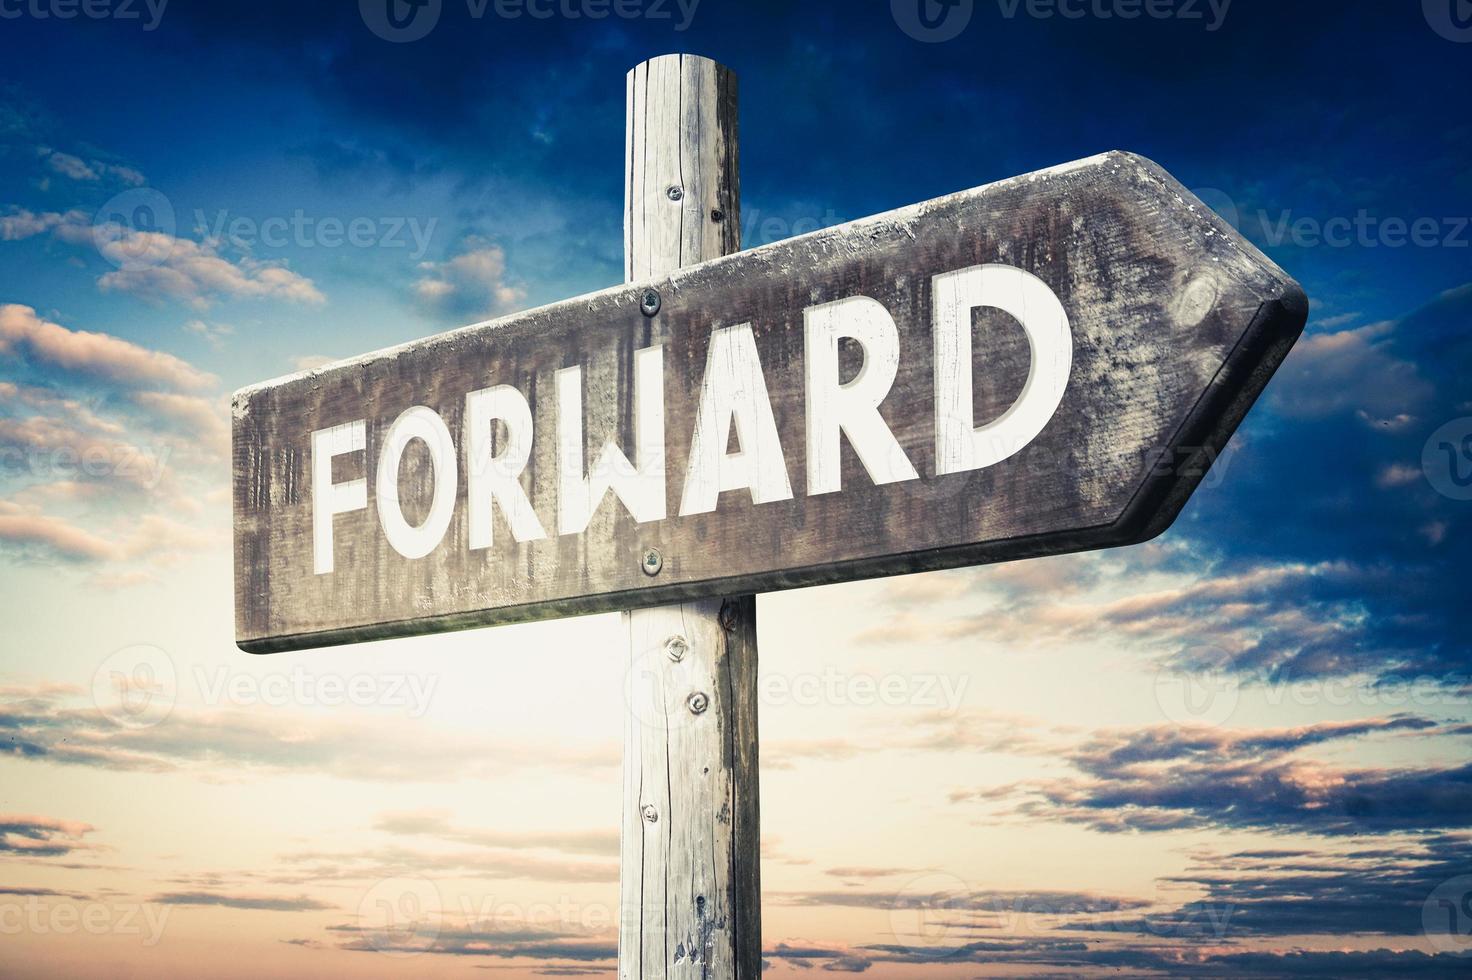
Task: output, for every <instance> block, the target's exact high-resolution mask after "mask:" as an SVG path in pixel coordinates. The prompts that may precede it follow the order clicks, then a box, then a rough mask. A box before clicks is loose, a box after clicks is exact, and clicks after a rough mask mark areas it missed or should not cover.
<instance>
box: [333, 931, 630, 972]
mask: <svg viewBox="0 0 1472 980" xmlns="http://www.w3.org/2000/svg"><path fill="white" fill-rule="evenodd" d="M329 928H331V929H334V930H336V931H338V932H343V933H350V934H352V933H357V934H359V937H358V938H355V939H347V940H344V941H343V942H341V943H339V944H338V949H343V950H350V951H353V952H363V953H383V952H389V953H392V952H396V951H400V952H409V953H432V954H438V955H440V956H464V957H494V958H496V959H529V960H552V961H558V960H571V961H573V962H574V963H601V962H608V963H613V962H614V961H616V960H617V959H618V941H617V938H616V937H614V936H606V937H604V936H583V935H580V934H578V933H573V932H560V931H557V930H552V929H536V928H531V927H527V928H521V929H515V930H501V929H440V930H439V931H438V932H437V933H436V934H434V936H433V938H432V939H429V938H428V937H427V936H425V935H414V934H412V933H410V932H409V930H406V929H399V928H395V929H393V930H390V931H374V930H368V929H360V928H359V927H358V926H355V925H343V926H333V927H329ZM542 972H546V971H542ZM552 975H554V976H555V975H562V974H560V973H557V974H552ZM578 975H581V974H578Z"/></svg>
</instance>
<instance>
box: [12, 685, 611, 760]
mask: <svg viewBox="0 0 1472 980" xmlns="http://www.w3.org/2000/svg"><path fill="white" fill-rule="evenodd" d="M166 696H169V697H177V692H176V691H175V692H173V693H171V694H166ZM0 733H4V736H3V737H4V739H5V741H0V751H3V750H5V749H8V750H9V754H11V755H12V756H15V757H18V758H21V759H28V760H31V761H34V762H46V763H51V764H56V765H67V766H83V767H87V768H95V769H107V770H114V771H123V772H160V773H161V772H186V773H191V774H193V775H195V776H197V777H200V778H205V779H217V780H231V779H244V778H250V777H253V776H261V775H273V774H281V773H315V774H318V775H326V776H333V777H335V778H340V779H353V780H362V781H368V782H448V781H457V780H460V779H484V778H491V777H492V776H493V775H495V774H497V773H502V772H505V771H508V770H512V769H517V768H521V767H525V766H533V767H538V768H548V767H555V768H563V769H585V768H596V769H600V770H601V769H608V768H615V769H616V768H617V766H618V758H619V754H618V746H617V745H616V744H614V745H612V746H605V745H603V744H601V743H599V744H595V745H591V746H587V747H578V746H576V745H559V746H545V745H520V744H508V743H504V742H493V741H490V740H479V741H477V740H475V739H470V740H468V741H465V742H464V744H465V753H464V755H463V756H462V755H460V754H458V753H457V754H447V753H445V752H442V751H440V749H439V746H441V745H442V744H443V742H442V740H443V737H444V735H443V733H439V734H432V733H430V732H428V731H427V730H425V729H424V728H423V727H422V726H421V725H418V724H415V723H413V720H412V719H406V720H405V721H404V722H403V723H390V722H385V721H384V720H382V719H366V718H365V719H357V720H343V719H339V718H316V717H313V716H309V715H302V714H295V713H283V712H261V711H252V710H248V709H239V710H236V709H230V710H225V709H220V710H211V711H200V710H194V709H188V708H185V707H183V706H180V707H176V708H175V709H174V710H173V711H172V712H171V713H169V715H168V717H167V718H166V719H165V720H164V721H162V722H160V723H158V724H156V725H154V726H152V727H147V728H127V727H122V726H119V725H117V724H116V723H114V722H113V721H112V720H111V719H110V718H109V717H108V716H107V715H106V714H105V713H104V712H103V711H101V710H100V709H99V708H97V707H96V706H95V705H92V704H90V703H81V704H78V703H77V702H76V700H75V699H74V698H71V697H67V696H65V695H63V694H60V693H57V692H55V691H46V690H42V689H39V688H38V689H35V690H32V691H24V690H21V689H18V688H12V689H11V690H10V693H9V694H8V695H7V696H6V697H4V698H3V699H0Z"/></svg>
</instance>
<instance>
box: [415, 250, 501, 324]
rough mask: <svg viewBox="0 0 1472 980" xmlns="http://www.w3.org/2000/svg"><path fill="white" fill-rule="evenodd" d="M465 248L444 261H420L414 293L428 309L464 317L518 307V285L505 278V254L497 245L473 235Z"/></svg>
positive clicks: (497, 313) (495, 314) (483, 316)
mask: <svg viewBox="0 0 1472 980" xmlns="http://www.w3.org/2000/svg"><path fill="white" fill-rule="evenodd" d="M469 245H470V247H469V249H468V250H467V251H465V252H462V253H461V254H459V255H457V256H455V257H454V258H452V259H449V260H448V261H445V262H421V263H420V264H419V269H420V272H421V275H420V277H419V279H418V280H417V281H416V282H415V283H414V295H415V297H416V298H417V299H418V300H419V302H420V304H421V305H422V306H423V307H424V308H425V309H427V310H430V311H433V312H434V313H437V314H442V315H449V316H456V317H462V318H467V319H486V318H489V317H493V316H500V315H502V314H505V313H511V312H513V311H515V310H517V309H519V308H520V307H521V305H522V303H523V302H525V300H526V293H525V291H524V290H522V289H521V288H520V287H517V286H512V285H509V284H507V282H506V254H505V252H503V251H502V250H501V247H500V246H498V245H489V244H485V243H483V242H481V241H479V240H476V239H472V240H471V242H470V243H469Z"/></svg>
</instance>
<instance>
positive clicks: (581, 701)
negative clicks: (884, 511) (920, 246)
mask: <svg viewBox="0 0 1472 980" xmlns="http://www.w3.org/2000/svg"><path fill="white" fill-rule="evenodd" d="M394 3H395V4H397V6H395V7H394V8H393V10H394V14H393V16H394V17H395V18H398V19H397V20H396V21H394V22H391V21H390V20H389V19H388V18H389V16H390V14H389V8H388V7H387V6H386V3H385V0H363V3H362V4H358V3H354V2H350V0H331V2H314V3H277V2H271V0H261V2H252V3H248V4H247V3H234V2H208V3H207V2H194V3H191V2H187V0H168V2H167V3H165V2H162V0H154V2H153V3H152V4H150V3H145V2H143V0H86V2H76V3H73V2H69V0H0V594H3V595H4V596H5V603H6V607H5V608H6V611H7V616H6V617H5V629H4V632H3V638H0V936H3V940H0V975H4V976H6V977H23V978H30V977H77V978H91V977H112V978H131V977H151V978H152V977H208V978H237V977H240V978H244V977H273V978H274V977H280V978H297V977H313V976H320V975H323V974H326V973H343V972H347V971H352V972H353V973H354V974H355V975H362V976H414V977H476V976H483V975H485V974H484V973H483V972H482V971H486V970H491V971H498V973H499V974H500V975H504V976H508V977H532V976H579V975H589V976H596V975H605V976H611V975H614V973H615V962H616V950H617V933H616V920H617V898H618V857H617V855H618V829H619V823H620V817H619V814H620V806H621V803H620V793H621V782H620V751H621V749H620V741H621V732H622V727H623V724H624V721H623V718H624V712H625V711H626V710H627V709H626V704H625V701H624V699H623V697H621V696H620V693H619V692H620V691H621V690H622V689H623V687H624V684H625V678H624V676H623V673H624V668H623V663H622V661H621V659H620V652H619V637H620V632H619V622H618V618H617V616H596V617H587V618H582V619H573V620H565V621H559V622H550V623H541V624H535V625H524V626H512V627H503V628H497V629H492V630H481V631H472V632H465V633H457V634H451V635H445V636H437V637H430V638H420V639H412V640H399V641H392V642H385V643H376V644H364V645H360V646H354V647H346V648H339V649H333V650H320V651H307V652H301V653H291V654H280V655H275V656H270V657H251V656H248V655H246V654H244V653H242V652H240V651H239V650H238V649H237V648H236V647H235V645H234V641H233V611H232V601H233V599H232V585H231V541H230V533H229V532H230V515H229V507H230V499H229V480H230V474H229V465H230V464H229V399H230V393H231V392H232V391H234V390H235V389H237V388H240V387H242V386H244V385H248V384H253V383H256V382H259V381H262V380H265V379H267V378H272V377H276V376H279V375H282V374H286V373H290V372H292V371H295V370H299V369H302V368H306V367H311V366H315V365H319V364H322V363H325V362H326V361H328V360H332V359H337V358H342V357H348V356H353V355H357V354H361V353H365V352H368V351H371V350H375V349H378V348H381V347H385V346H389V345H392V344H397V343H400V342H403V341H406V340H410V339H414V338H418V337H423V336H427V335H431V334H434V333H438V332H441V331H443V330H448V329H451V328H454V327H457V326H461V325H463V324H466V323H470V322H474V321H476V320H481V319H485V318H488V317H493V316H499V315H502V314H506V313H511V312H514V311H517V310H521V309H528V308H532V307H535V306H539V305H542V304H545V303H549V302H553V301H556V300H560V299H564V298H568V297H571V296H575V295H578V294H581V293H585V292H589V291H593V290H596V289H601V288H604V287H606V286H609V285H612V284H615V283H617V282H619V281H620V279H621V277H622V268H623V266H622V262H623V258H622V247H623V245H622V228H621V221H622V207H623V199H622V193H623V191H622V188H623V183H622V182H623V165H622V154H623V137H624V133H623V127H624V120H623V112H624V75H625V72H626V71H627V70H628V69H629V68H631V67H632V66H634V65H635V64H637V63H639V62H640V61H642V60H644V59H646V58H650V57H653V56H656V55H659V54H665V53H670V52H685V53H694V54H702V55H706V56H708V57H712V58H715V59H717V60H719V61H721V62H723V63H725V64H727V65H729V66H730V67H731V68H732V69H734V70H735V71H736V72H737V74H738V76H739V79H740V125H741V182H742V194H743V201H742V211H743V215H742V217H743V229H744V244H745V245H746V246H747V247H755V246H759V245H762V244H766V243H769V242H772V241H776V240H780V239H782V238H786V237H789V236H791V235H794V234H800V233H803V232H805V231H811V230H814V229H816V228H819V227H823V226H827V225H832V224H837V223H842V222H844V221H848V220H852V219H856V218H860V217H863V216H866V215H869V214H873V213H877V212H880V211H884V210H888V209H890V208H894V207H899V206H903V205H907V204H911V203H915V202H918V201H922V200H926V199H929V198H933V197H938V196H941V195H944V194H948V193H952V192H955V191H959V190H963V189H966V188H970V187H975V186H978V185H981V184H984V183H987V182H989V181H993V180H997V179H1001V178H1005V177H1010V176H1013V175H1017V174H1022V173H1027V172H1030V171H1033V170H1037V169H1041V168H1043V167H1048V166H1052V165H1055V164H1059V163H1062V162H1065V161H1069V160H1074V159H1079V158H1083V157H1087V156H1091V155H1094V154H1096V153H1099V152H1103V151H1107V150H1112V149H1121V150H1129V151H1133V152H1136V153H1140V154H1143V155H1145V156H1147V157H1150V158H1151V159H1153V160H1155V161H1157V162H1159V163H1160V164H1161V165H1162V166H1164V167H1165V168H1166V169H1167V170H1169V171H1170V172H1171V173H1172V174H1173V175H1175V176H1176V177H1177V178H1178V179H1179V180H1180V181H1181V182H1182V183H1183V184H1185V185H1186V186H1187V187H1189V188H1192V189H1193V190H1194V191H1195V192H1196V193H1197V195H1198V196H1199V197H1200V198H1201V199H1202V200H1203V201H1205V202H1206V203H1207V204H1209V205H1210V206H1211V207H1213V208H1215V209H1216V210H1217V211H1218V212H1219V213H1221V214H1222V215H1223V216H1224V217H1226V218H1227V219H1228V220H1229V221H1231V222H1233V223H1234V224H1235V225H1236V226H1237V228H1238V229H1239V230H1240V231H1241V232H1242V233H1243V234H1244V235H1245V236H1246V237H1248V238H1249V239H1250V240H1251V241H1253V242H1254V243H1255V244H1257V245H1258V246H1259V247H1260V248H1261V249H1263V250H1264V251H1265V252H1266V253H1267V254H1268V255H1270V256H1271V257H1272V258H1273V259H1274V260H1275V261H1276V262H1277V263H1278V264H1280V265H1281V266H1282V267H1283V268H1284V269H1285V270H1287V271H1288V272H1289V273H1290V274H1292V275H1293V276H1294V277H1295V278H1297V279H1298V280H1299V281H1300V282H1301V283H1302V284H1303V286H1304V287H1305V289H1306V291H1307V293H1308V295H1309V297H1310V300H1311V313H1310V319H1309V324H1308V327H1307V330H1306V332H1305V334H1304V336H1303V338H1302V340H1301V341H1300V342H1299V344H1298V345H1297V347H1296V348H1295V350H1294V351H1293V352H1292V354H1291V355H1290V356H1289V357H1288V359H1287V361H1286V362H1285V363H1284V365H1283V367H1282V368H1281V370H1280V371H1279V373H1278V375H1277V377H1275V379H1274V380H1273V381H1272V383H1271V384H1270V385H1269V387H1268V389H1267V391H1266V393H1265V394H1264V396H1263V398H1262V400H1261V401H1260V402H1259V403H1258V405H1257V406H1256V407H1255V408H1254V410H1253V412H1252V413H1251V415H1250V416H1249V417H1248V419H1247V421H1246V422H1245V424H1244V425H1243V427H1242V428H1241V430H1240V431H1239V432H1238V433H1237V435H1236V436H1235V437H1234V439H1233V440H1232V442H1231V444H1230V446H1229V447H1228V450H1227V451H1226V452H1225V453H1224V454H1223V455H1222V456H1221V458H1219V459H1218V460H1217V462H1216V465H1215V466H1214V468H1213V469H1212V471H1211V473H1210V474H1209V475H1208V476H1207V478H1206V480H1205V481H1204V483H1203V485H1202V486H1201V488H1200V489H1199V490H1198V492H1197V493H1196V495H1195V497H1194V498H1193V500H1192V501H1191V502H1190V503H1189V504H1188V506H1187V507H1186V510H1185V511H1184V513H1183V514H1182V516H1181V518H1180V519H1179V521H1178V522H1177V523H1176V525H1175V526H1174V527H1173V528H1172V529H1171V530H1170V531H1169V532H1167V533H1166V534H1165V535H1163V536H1161V537H1159V538H1157V539H1155V540H1154V541H1152V542H1149V543H1147V544H1143V545H1139V546H1135V547H1132V548H1126V549H1119V550H1115V551H1109V552H1099V553H1094V554H1086V555H1077V556H1068V557H1060V558H1048V559H1040V560H1034V561H1026V562H1018V563H1013V564H1007V565H1000V566H992V567H986V568H976V569H963V570H956V571H949V572H939V573H931V574H926V575H916V576H910V577H901V578H895V579H888V580H883V581H872V582H860V583H854V584H848V585H837V586H827V587H823V588H817V589H808V590H798V591H793V592H787V593H780V594H773V595H767V596H763V597H761V599H760V601H759V604H758V605H759V624H760V625H759V637H760V640H759V643H760V671H761V675H760V689H761V703H760V706H759V710H760V724H761V749H760V751H761V763H762V780H761V806H762V861H763V863H762V885H763V949H764V958H765V962H766V964H767V968H768V972H769V974H770V975H772V976H777V977H781V976H790V975H798V974H801V973H803V972H804V971H811V970H814V969H817V970H823V971H830V972H849V973H866V974H868V975H870V976H873V977H879V978H900V977H922V978H923V977H935V978H937V980H950V978H962V977H966V978H969V977H977V976H1037V977H1053V976H1078V975H1084V976H1087V975H1104V974H1108V975H1110V976H1128V977H1153V976H1203V977H1219V976H1260V977H1281V976H1335V977H1352V976H1384V975H1394V976H1403V977H1411V976H1428V977H1432V976H1456V975H1466V974H1467V973H1468V972H1472V756H1469V749H1472V641H1469V638H1468V635H1467V631H1466V622H1467V617H1466V595H1467V585H1466V582H1467V580H1468V577H1469V575H1468V573H1469V562H1468V559H1467V555H1468V551H1469V549H1472V385H1469V383H1468V381H1467V379H1468V378H1469V377H1472V335H1469V332H1468V327H1469V320H1472V227H1469V216H1472V124H1469V122H1468V121H1467V116H1466V113H1465V109H1464V106H1463V104H1462V103H1463V101H1464V96H1465V92H1466V84H1467V80H1468V78H1469V77H1472V6H1469V4H1467V3H1466V2H1465V0H1424V2H1416V0H1401V2H1396V3H1385V2H1379V0H1376V2H1356V0H1345V2H1336V3H1293V4H1287V3H1270V2H1266V0H1233V2H1230V3H1229V2H1226V0H1217V2H1215V3H1211V2H1208V0H1153V2H1134V0H1057V2H1047V0H1031V2H1029V0H1015V2H1014V0H974V2H973V0H951V2H948V3H945V4H942V3H941V2H939V0H893V2H892V3H891V2H885V0H846V2H834V3H826V4H825V3H819V2H804V3H798V2H775V0H774V2H757V0H746V2H741V0H698V2H696V0H685V3H683V4H681V3H677V2H675V0H618V2H616V3H615V2H600V0H556V2H552V0H526V2H524V3H518V2H514V0H499V2H498V0H487V2H485V3H481V2H479V0H427V3H426V4H424V5H421V6H420V7H409V6H408V5H407V4H405V3H404V2H403V0H394ZM411 12H412V13H413V16H412V17H410V16H409V14H410V13H411ZM394 23H403V24H406V25H407V26H403V27H395V26H393V25H394ZM140 692H141V693H140ZM406 924H407V925H406ZM493 975H495V974H493Z"/></svg>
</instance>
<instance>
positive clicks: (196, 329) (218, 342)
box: [184, 320, 235, 350]
mask: <svg viewBox="0 0 1472 980" xmlns="http://www.w3.org/2000/svg"><path fill="white" fill-rule="evenodd" d="M184 330H185V331H186V332H187V333H192V334H194V335H195V336H196V337H203V338H204V339H205V340H207V341H209V344H210V346H211V347H213V348H215V349H216V350H219V349H220V348H221V347H223V346H224V344H225V338H226V337H230V336H233V335H234V334H235V328H234V327H232V326H230V325H229V324H225V323H206V322H205V321H203V320H190V321H189V322H187V323H185V324H184Z"/></svg>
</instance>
